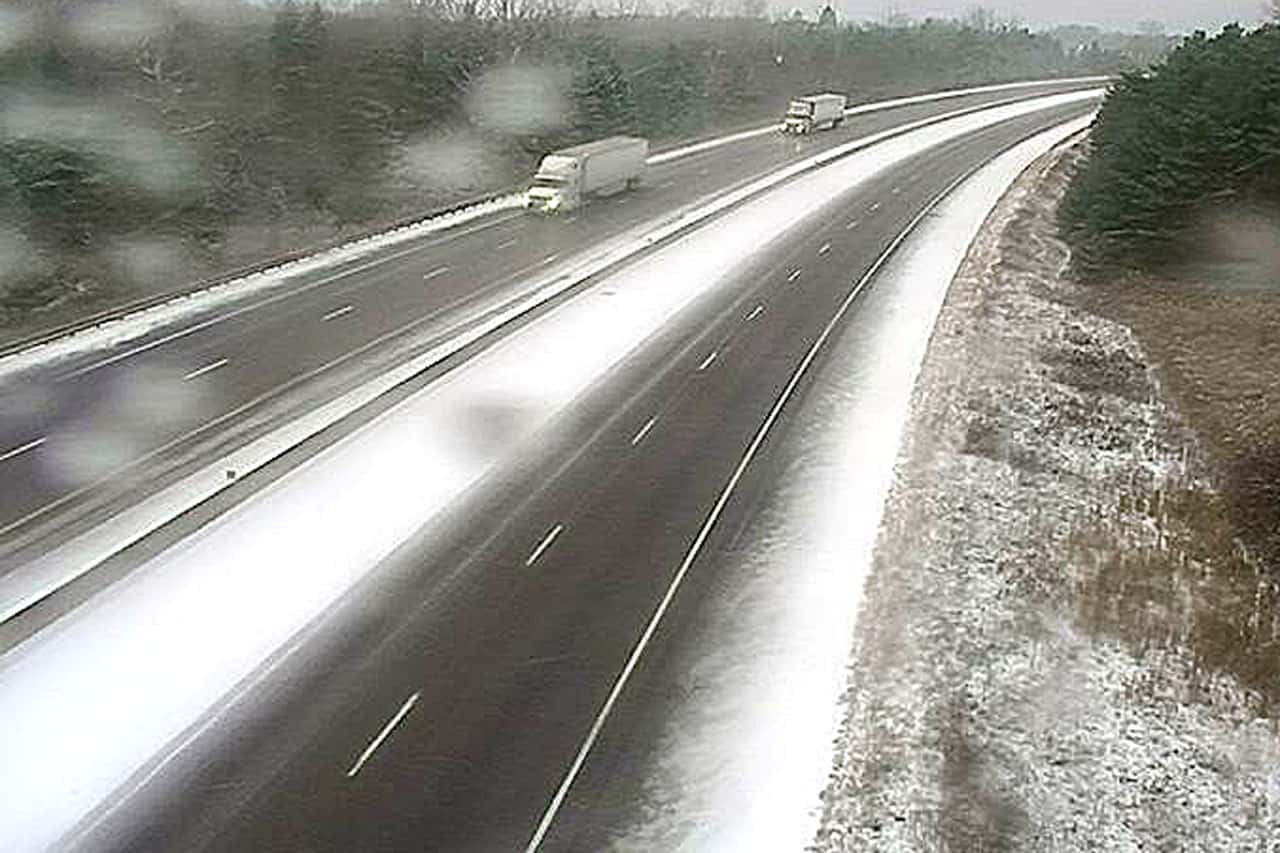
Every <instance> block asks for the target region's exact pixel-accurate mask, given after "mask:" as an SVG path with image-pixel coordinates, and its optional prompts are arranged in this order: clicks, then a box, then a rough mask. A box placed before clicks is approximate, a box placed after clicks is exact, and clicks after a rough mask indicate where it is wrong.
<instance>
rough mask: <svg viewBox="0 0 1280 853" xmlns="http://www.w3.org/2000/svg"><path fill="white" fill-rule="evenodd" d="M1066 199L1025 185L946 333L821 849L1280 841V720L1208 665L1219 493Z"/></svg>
mask: <svg viewBox="0 0 1280 853" xmlns="http://www.w3.org/2000/svg"><path fill="white" fill-rule="evenodd" d="M1064 185H1065V177H1064V174H1063V172H1062V170H1057V171H1052V170H1051V168H1050V164H1046V165H1045V166H1043V167H1041V168H1038V169H1036V170H1033V171H1032V172H1030V173H1028V175H1027V176H1025V177H1024V179H1023V180H1022V181H1021V182H1020V183H1019V185H1018V186H1017V187H1016V189H1015V191H1014V192H1013V193H1011V194H1010V196H1009V197H1008V198H1007V199H1006V201H1005V203H1004V204H1003V205H1002V206H1001V209H1000V210H999V211H998V212H997V214H996V216H995V217H994V219H993V221H992V224H991V225H990V227H989V228H988V229H986V230H985V231H984V233H983V235H982V237H981V239H980V240H979V242H978V243H977V244H976V246H975V248H974V250H973V251H972V253H971V255H970V257H969V259H968V261H967V263H966V265H965V267H964V269H963V270H962V271H961V273H960V275H959V276H958V277H957V279H956V282H955V284H954V285H953V287H952V290H951V292H950V295H949V296H948V301H947V303H946V305H945V306H944V308H943V311H942V315H941V318H940V320H939V323H938V326H937V328H936V330H935V333H934V337H933V340H932V343H931V345H930V349H929V354H928V357H927V359H926V363H925V367H924V370H923V372H922V374H921V378H920V382H919V384H918V385H917V387H916V390H915V395H914V399H913V402H912V411H913V415H912V419H911V422H910V425H909V428H908V432H907V439H906V441H905V443H904V446H903V449H902V452H901V454H900V455H899V457H898V472H897V476H896V480H895V483H894V487H893V492H892V496H891V499H890V504H889V507H888V509H887V511H886V515H885V519H884V524H883V526H882V529H881V532H880V539H879V541H878V544H877V548H876V555H875V561H874V565H873V569H872V574H871V577H870V579H869V581H868V584H867V589H866V594H865V598H864V600H863V602H862V615H861V616H860V618H859V621H858V627H857V630H856V633H855V634H854V637H855V644H854V650H853V655H852V662H851V664H850V666H849V670H848V687H847V693H846V697H845V705H846V709H845V722H844V725H843V727H842V730H841V734H840V737H839V741H838V745H837V755H836V760H835V762H834V767H833V769H832V775H831V779H830V782H829V785H828V787H827V790H826V792H825V794H824V797H823V799H824V803H825V813H824V815H823V818H822V826H821V829H820V831H819V832H818V834H817V836H816V842H815V848H816V849H817V850H818V851H822V853H827V852H828V851H852V850H857V851H864V850H893V851H899V850H986V849H1031V850H1064V851H1067V850H1070V851H1074V850H1140V849H1162V850H1172V849H1178V850H1184V849H1203V850H1246V849H1247V850H1276V849H1278V848H1277V839H1280V737H1278V736H1277V731H1276V727H1275V725H1274V723H1273V722H1272V720H1271V719H1269V718H1268V717H1267V716H1266V714H1265V713H1263V712H1261V711H1260V708H1261V707H1262V705H1261V703H1260V702H1259V698H1258V697H1257V696H1256V695H1255V694H1253V693H1251V692H1250V691H1249V690H1247V689H1245V688H1244V687H1242V685H1241V683H1240V681H1239V680H1238V679H1237V678H1236V677H1235V676H1234V675H1233V674H1232V673H1230V672H1229V671H1226V670H1223V669H1215V668H1212V667H1205V666H1202V665H1200V664H1199V659H1198V658H1197V657H1196V656H1195V655H1194V654H1193V652H1192V650H1191V649H1190V647H1189V645H1190V643H1189V639H1190V637H1191V635H1192V633H1193V632H1203V631H1205V630H1206V625H1205V622H1206V621H1209V622H1210V623H1211V614H1210V617H1206V615H1205V614H1203V613H1197V612H1196V608H1197V606H1198V605H1197V603H1196V602H1197V599H1198V598H1200V597H1201V596H1202V594H1203V590H1205V589H1206V588H1207V587H1208V586H1209V585H1211V584H1213V583H1214V581H1213V571H1214V565H1215V562H1214V561H1215V559H1217V558H1216V557H1215V555H1213V554H1207V553H1205V549H1204V545H1205V542H1206V539H1205V537H1204V535H1202V534H1203V533H1204V532H1205V530H1206V529H1210V530H1211V529H1212V528H1213V527H1214V526H1215V525H1214V524H1213V523H1212V520H1213V519H1214V518H1216V516H1213V515H1212V514H1211V513H1210V512H1209V511H1208V510H1201V509H1199V507H1202V506H1209V507H1212V501H1211V499H1212V497H1213V494H1212V492H1213V485H1212V477H1211V476H1210V472H1209V470H1208V469H1207V467H1206V465H1205V462H1204V459H1203V456H1202V454H1201V451H1200V448H1199V447H1198V445H1197V442H1196V440H1195V438H1194V437H1193V436H1192V435H1191V434H1190V433H1189V432H1188V431H1187V429H1186V428H1185V426H1184V425H1183V424H1182V423H1181V422H1180V421H1179V419H1178V417H1177V416H1176V414H1175V413H1173V412H1172V411H1170V409H1169V408H1168V407H1167V406H1166V405H1165V403H1164V402H1163V401H1162V397H1161V394H1160V389H1159V386H1158V383H1157V382H1156V381H1155V377H1154V375H1153V374H1152V372H1151V371H1150V370H1149V369H1148V367H1147V363H1146V360H1145V358H1144V356H1143V353H1142V351H1141V349H1140V348H1139V346H1138V345H1137V342H1136V340H1135V338H1134V336H1133V335H1132V333H1131V332H1130V331H1129V330H1128V329H1127V328H1126V327H1124V326H1122V325H1119V324H1117V323H1115V322H1112V321H1110V320H1108V319H1106V318H1103V317H1100V316H1097V315H1094V314H1091V313H1089V312H1088V311H1086V310H1084V309H1083V308H1081V307H1080V302H1081V301H1080V300H1078V299H1076V298H1074V296H1073V288H1075V285H1073V284H1071V283H1070V282H1069V281H1066V280H1064V277H1063V273H1064V270H1065V268H1066V264H1067V260H1068V253H1067V250H1066V248H1065V247H1064V246H1063V245H1062V244H1061V243H1059V242H1058V241H1057V240H1056V239H1055V237H1054V210H1055V208H1056V203H1057V199H1058V198H1059V197H1060V194H1061V192H1062V191H1063V188H1064ZM1185 507H1193V508H1196V511H1195V512H1191V511H1187V510H1186V509H1185ZM1204 518H1208V519H1209V520H1210V521H1209V522H1208V523H1206V522H1205V521H1204ZM1197 525H1202V527H1200V528H1198V527H1197ZM1229 547H1234V546H1229ZM1211 627H1212V624H1211ZM1215 630H1218V631H1219V633H1220V634H1221V637H1222V642H1225V643H1227V644H1230V643H1232V642H1241V641H1242V640H1241V635H1240V634H1239V630H1240V628H1239V626H1237V627H1236V628H1235V629H1233V628H1232V627H1231V626H1230V625H1218V626H1216V628H1215ZM1233 637H1234V639H1233Z"/></svg>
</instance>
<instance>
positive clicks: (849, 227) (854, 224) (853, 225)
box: [844, 219, 861, 231]
mask: <svg viewBox="0 0 1280 853" xmlns="http://www.w3.org/2000/svg"><path fill="white" fill-rule="evenodd" d="M860 221H861V220H858V219H854V220H851V221H850V222H849V224H848V225H846V226H845V227H844V230H846V231H852V230H853V229H855V228H857V227H858V224H859V222H860Z"/></svg>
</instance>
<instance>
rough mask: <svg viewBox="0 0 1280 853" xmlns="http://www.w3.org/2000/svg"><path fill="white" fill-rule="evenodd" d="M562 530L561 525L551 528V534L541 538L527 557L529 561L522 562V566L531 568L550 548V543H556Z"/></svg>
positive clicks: (562, 526)
mask: <svg viewBox="0 0 1280 853" xmlns="http://www.w3.org/2000/svg"><path fill="white" fill-rule="evenodd" d="M563 530H564V525H563V524H557V525H556V526H555V527H553V528H551V532H550V533H548V534H547V535H546V536H545V537H543V539H542V541H541V542H539V543H538V547H537V548H534V549H533V553H532V554H530V555H529V559H527V560H525V561H524V564H525V565H526V566H532V565H533V564H534V563H536V562H538V558H539V557H541V556H542V555H543V553H544V552H545V551H546V550H547V549H548V548H550V547H551V543H552V542H554V541H556V537H557V536H559V535H560V533H561V531H563Z"/></svg>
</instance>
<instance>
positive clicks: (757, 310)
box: [746, 305, 764, 323]
mask: <svg viewBox="0 0 1280 853" xmlns="http://www.w3.org/2000/svg"><path fill="white" fill-rule="evenodd" d="M763 313H764V306H763V305H757V306H756V307H755V310H753V311H752V312H751V313H750V314H748V315H747V319H746V322H748V323H750V322H751V321H752V320H754V319H755V318H757V317H759V316H760V315H761V314H763Z"/></svg>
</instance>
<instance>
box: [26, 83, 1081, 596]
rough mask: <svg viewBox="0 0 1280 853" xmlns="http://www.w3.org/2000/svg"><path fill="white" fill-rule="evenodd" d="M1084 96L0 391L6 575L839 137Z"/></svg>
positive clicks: (970, 102)
mask: <svg viewBox="0 0 1280 853" xmlns="http://www.w3.org/2000/svg"><path fill="white" fill-rule="evenodd" d="M1079 88H1084V86H1082V85H1081V84H1072V85H1063V84H1046V85H1044V86H1038V87H1035V88H1028V89H1020V90H1016V91H1013V92H994V93H986V94H980V95H970V96H965V97H960V98H954V99H949V100H944V101H939V102H935V103H926V104H919V105H914V106H905V107H900V108H894V109H889V110H886V111H883V112H876V113H871V114H867V115H862V116H857V117H853V118H851V119H849V120H848V121H847V122H846V123H845V125H844V127H842V128H840V129H838V130H835V131H830V132H823V133H818V134H814V135H812V136H810V137H805V138H789V137H783V136H782V135H780V134H771V135H765V136H759V137H755V138H752V139H748V140H742V141H738V142H734V143H732V144H729V145H726V146H723V147H720V148H717V149H714V150H711V151H707V152H704V153H700V154H695V155H691V156H688V157H684V158H680V159H677V160H674V161H671V162H667V163H663V164H661V165H656V166H653V167H651V169H650V171H649V176H648V178H647V184H646V186H645V187H644V188H643V189H641V190H639V191H637V192H633V193H627V194H623V195H621V196H617V197H614V198H612V199H608V200H604V201H601V202H599V203H597V204H595V205H593V206H592V207H591V208H590V209H589V210H588V211H585V212H584V213H582V214H581V215H578V216H576V217H574V218H573V219H572V220H571V221H567V222H565V221H544V220H541V219H538V218H535V217H531V216H528V215H525V214H523V213H522V212H511V213H506V214H500V215H495V216H493V217H489V218H487V219H484V220H482V221H477V222H474V223H471V224H470V225H467V226H464V227H462V228H460V229H458V230H456V231H451V232H445V233H439V234H436V235H433V236H429V237H425V238H423V239H420V240H417V241H414V242H411V243H407V244H401V245H397V246H395V247H392V248H388V249H385V250H382V251H380V252H378V253H376V254H374V255H373V256H370V257H365V258H362V259H360V260H358V261H354V262H351V263H347V264H344V265H341V266H338V267H336V268H333V269H327V270H322V271H317V272H313V273H310V274H307V275H303V276H300V277H299V278H298V279H297V280H296V281H294V282H292V283H291V284H289V285H288V286H287V287H285V288H282V289H280V290H272V291H270V292H269V293H266V294H263V295H261V296H258V297H255V298H253V299H249V300H246V301H244V302H243V303H237V304H235V305H232V306H223V307H221V308H219V309H217V310H216V311H215V312H212V313H207V314H196V315H193V316H190V317H188V318H186V319H185V320H184V321H183V322H182V323H181V324H179V325H176V326H166V327H164V328H159V329H156V330H154V331H153V332H152V333H150V334H148V335H146V336H144V337H141V338H139V339H137V340H134V341H131V342H129V343H128V344H126V345H123V346H121V347H119V348H116V349H110V350H100V351H96V352H91V353H85V354H84V355H82V356H77V357H74V358H70V359H66V360H62V361H59V362H57V363H56V364H52V365H50V366H48V367H47V368H43V369H37V370H33V371H29V372H27V373H24V374H22V375H21V376H20V377H17V378H9V379H0V411H3V413H4V417H3V418H0V480H2V481H3V482H4V484H5V488H4V489H2V490H0V574H3V573H4V572H5V571H7V570H11V569H12V567H14V566H16V565H21V564H22V563H23V562H24V561H26V560H29V559H30V558H31V557H32V556H33V555H37V554H40V553H43V552H45V551H47V550H49V549H50V548H51V547H52V546H53V545H54V544H56V543H57V542H59V541H63V540H64V539H65V538H67V537H69V536H70V535H71V534H73V533H75V532H77V531H79V530H83V529H85V528H87V527H88V526H90V525H91V524H93V523H96V522H98V521H101V520H102V519H104V518H106V517H108V516H109V515H110V514H112V513H113V512H115V511H117V510H118V509H119V507H120V506H122V505H125V504H128V503H130V502H136V501H137V500H139V499H140V498H141V497H143V496H145V495H147V494H151V493H154V492H155V491H157V490H159V489H160V488H161V487H163V486H164V485H166V484H168V483H171V482H174V481H176V480H177V479H179V478H180V477H181V476H183V475H184V474H186V473H189V472H190V471H191V470H193V469H194V468H195V467H197V466H198V465H199V464H200V463H201V462H202V461H204V460H207V459H209V458H213V456H214V454H216V453H225V452H226V451H227V450H229V449H231V448H234V447H236V446H239V445H241V444H243V443H245V442H247V441H249V440H250V439H252V438H254V437H256V436H259V435H262V434H263V433H265V432H266V431H268V430H269V429H270V428H271V427H272V426H275V425H277V424H279V423H281V422H283V421H284V420H286V419H289V418H292V417H295V416H296V415H297V414H298V413H299V412H301V411H303V410H305V409H307V408H311V407H314V406H315V405H317V403H318V402H320V401H323V400H326V399H331V398H333V397H336V396H337V395H338V394H340V393H341V392H342V391H344V390H346V389H348V388H351V387H353V386H355V385H357V384H359V383H360V382H361V381H362V380H364V379H367V378H368V377H369V376H370V375H371V374H372V373H373V372H376V371H377V370H380V369H383V368H385V366H386V365H387V364H389V363H391V362H393V361H394V360H396V359H403V358H404V357H405V356H406V354H409V353H413V352H418V351H421V350H423V349H426V348H427V346H429V345H430V344H431V343H433V342H436V341H438V340H440V339H441V338H442V337H443V336H447V335H448V334H450V333H451V332H452V330H454V329H455V328H456V327H457V325H458V324H459V323H460V322H462V321H464V320H465V319H466V318H467V317H469V316H473V315H474V314H475V312H476V310H477V309H478V306H480V305H482V304H489V303H491V302H492V301H494V300H496V299H500V298H501V297H502V296H503V295H504V294H514V293H516V292H517V291H518V290H519V286H520V284H521V282H522V281H525V280H527V279H528V277H529V276H531V275H533V274H535V273H537V272H539V271H545V270H554V269H555V267H556V265H557V264H561V263H565V262H566V261H568V260H570V259H572V258H573V257H574V256H575V255H576V254H578V253H581V252H583V251H584V250H587V249H589V248H590V247H592V246H594V245H597V244H598V243H599V242H600V241H602V240H605V239H607V238H609V237H611V236H614V235H617V234H620V233H621V232H623V231H625V230H626V229H629V228H633V227H635V226H637V225H639V224H641V223H644V222H648V221H652V220H654V219H656V218H657V217H660V216H661V215H662V214H664V213H667V212H669V211H671V210H673V209H675V208H678V207H680V206H683V205H688V204H690V203H693V202H695V201H697V200H699V199H704V198H707V197H708V196H711V195H713V194H716V193H718V192H721V191H723V190H725V189H727V188H730V187H733V186H736V185H739V184H741V183H744V182H746V181H747V180H749V179H751V178H754V177H757V176H759V175H761V174H764V173H767V172H770V171H773V170H775V169H776V168H778V167H780V166H783V165H785V164H787V163H790V162H794V161H796V160H799V159H803V158H805V157H808V156H811V155H812V154H814V153H817V152H818V151H820V150H822V149H824V148H828V147H830V146H833V145H836V144H839V143H841V142H846V141H848V140H850V139H854V138H857V137H860V136H865V135H867V134H870V133H874V132H878V131H882V130H886V129H889V128H892V127H896V126H899V125H902V124H906V123H908V122H912V121H918V120H921V119H924V118H928V117H931V116H937V115H942V114H945V113H949V112H953V111H955V110H961V109H965V108H969V107H973V106H977V105H980V104H990V103H997V102H1002V101H1007V100H1008V99H1010V98H1012V97H1031V96H1034V95H1043V94H1048V93H1053V92H1058V91H1065V90H1070V89H1079ZM904 183H905V179H904Z"/></svg>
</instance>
